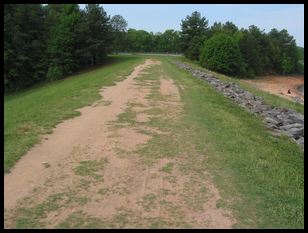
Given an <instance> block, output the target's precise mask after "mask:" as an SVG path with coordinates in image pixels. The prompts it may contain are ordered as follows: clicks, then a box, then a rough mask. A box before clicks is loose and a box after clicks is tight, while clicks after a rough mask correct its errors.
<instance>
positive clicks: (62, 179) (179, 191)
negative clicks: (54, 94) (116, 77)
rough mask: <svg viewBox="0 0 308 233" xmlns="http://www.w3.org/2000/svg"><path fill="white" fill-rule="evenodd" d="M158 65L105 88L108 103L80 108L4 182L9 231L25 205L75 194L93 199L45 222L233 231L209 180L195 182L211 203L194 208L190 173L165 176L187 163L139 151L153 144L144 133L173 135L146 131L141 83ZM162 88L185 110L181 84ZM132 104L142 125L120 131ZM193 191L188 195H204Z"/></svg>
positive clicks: (171, 103) (146, 103)
mask: <svg viewBox="0 0 308 233" xmlns="http://www.w3.org/2000/svg"><path fill="white" fill-rule="evenodd" d="M159 65H160V62H159V61H155V60H150V59H147V60H146V62H145V63H144V64H141V65H139V66H137V67H135V69H134V71H133V72H132V73H131V74H130V75H129V76H128V77H127V78H126V79H125V80H124V81H122V82H119V83H117V85H116V86H112V87H108V88H105V89H102V90H101V95H102V97H103V100H104V101H98V102H97V103H94V104H93V105H92V106H88V107H84V108H82V109H79V110H78V111H80V112H81V115H80V116H79V117H75V118H73V119H69V120H66V121H64V122H63V123H61V124H59V125H58V126H57V127H56V128H55V129H54V131H53V133H52V134H50V135H44V136H43V138H46V139H48V140H42V142H41V143H40V144H37V145H35V146H34V147H33V148H32V149H31V150H30V151H29V152H28V153H27V154H26V155H24V156H23V157H22V159H21V160H20V161H19V162H18V163H17V164H16V166H15V167H14V168H13V169H12V171H11V173H9V174H6V175H5V177H4V208H5V209H6V213H7V214H6V219H5V228H14V225H15V222H14V221H15V219H16V214H15V212H14V211H15V210H17V209H18V208H19V207H24V206H27V205H29V206H35V205H37V204H39V203H42V202H43V201H44V200H46V199H47V198H48V197H50V196H51V195H54V194H57V193H61V195H62V196H65V197H67V196H68V193H73V196H74V199H73V200H75V199H76V200H77V199H78V198H84V197H86V198H87V201H85V203H82V204H81V203H79V202H77V203H75V202H73V201H72V202H69V203H70V204H67V205H64V204H63V207H62V208H60V209H58V210H57V211H53V212H50V213H49V214H48V216H47V217H46V218H45V219H44V220H43V221H44V224H45V227H46V228H54V227H56V226H57V225H58V224H59V223H60V222H62V221H63V220H64V219H66V218H67V217H69V216H70V214H72V213H74V212H76V211H83V212H85V213H87V214H89V215H90V216H94V217H96V218H100V219H103V220H104V221H107V222H110V223H111V222H113V223H114V224H115V225H113V226H114V227H120V228H123V227H124V228H135V227H143V228H148V227H149V226H150V224H151V223H153V221H158V222H163V221H167V222H168V223H169V222H170V223H169V224H170V226H171V227H172V226H173V227H174V226H181V224H182V223H183V222H185V223H188V224H190V226H191V227H193V228H231V227H232V225H233V224H234V220H233V218H232V215H231V213H230V212H228V211H227V210H224V209H222V208H217V202H218V201H219V200H220V198H221V197H220V195H219V191H218V190H217V189H216V188H215V185H214V184H213V183H212V182H211V180H210V178H208V179H205V180H200V179H199V180H198V179H197V178H196V179H195V180H197V181H198V182H199V183H197V184H200V185H206V187H207V196H206V201H205V202H204V203H203V204H201V205H202V206H201V207H202V208H200V210H195V209H193V208H191V207H190V206H189V205H188V204H187V203H185V202H184V201H183V195H184V194H185V193H183V190H186V189H185V187H186V186H187V185H190V184H191V176H192V175H190V176H188V175H184V174H183V173H181V172H180V171H179V170H178V169H176V168H175V169H173V171H172V174H168V173H166V172H163V171H162V168H163V167H164V166H166V165H167V164H170V163H172V164H177V163H181V162H185V160H181V158H174V159H167V158H161V159H157V160H156V161H155V163H154V164H152V165H151V166H149V165H147V164H145V163H144V161H143V160H142V159H141V156H140V155H139V154H138V153H136V152H135V151H136V150H137V149H138V148H140V146H142V145H144V144H146V143H147V142H148V141H149V140H150V139H151V138H152V136H150V135H149V134H144V133H141V132H140V130H146V131H148V132H155V133H157V134H166V133H167V134H168V132H161V131H159V130H157V129H155V128H151V127H149V126H146V125H144V124H145V123H146V122H148V121H149V118H150V116H149V115H148V114H146V113H145V112H144V110H146V109H150V108H152V107H153V106H151V102H150V100H149V99H148V98H147V96H148V95H149V94H150V92H151V88H150V87H149V85H145V84H146V82H142V81H140V80H139V81H137V80H136V78H137V77H139V76H140V75H143V74H146V72H145V70H147V69H148V68H150V67H152V66H159ZM159 82H160V94H161V95H162V96H165V97H167V99H168V101H165V102H161V103H160V105H161V106H162V107H165V108H168V109H170V108H172V109H173V110H174V111H177V110H178V111H180V110H181V107H182V103H181V98H180V95H179V91H178V88H177V86H176V85H175V83H174V81H173V80H172V79H170V78H168V77H166V76H162V77H161V78H160V79H159ZM140 84H143V85H140ZM132 103H134V104H135V105H133V106H134V107H133V110H134V111H135V112H137V116H136V122H137V123H139V124H140V125H137V126H135V127H131V126H128V125H125V124H124V125H121V127H119V125H117V124H115V123H114V122H116V121H117V119H118V117H119V115H120V114H121V113H124V112H125V111H126V110H127V108H128V107H129V106H130V105H131V104H132ZM137 104H138V105H137ZM166 117H174V114H172V113H170V115H167V116H166ZM83 161H95V162H96V163H95V164H94V165H95V166H96V165H97V166H98V167H99V169H98V170H97V171H96V172H95V173H94V174H92V175H93V177H94V179H93V177H89V176H80V175H78V174H76V168H78V167H80V166H81V162H83ZM98 161H104V162H102V163H101V164H100V163H99V162H98ZM46 164H47V165H48V166H46ZM99 164H100V165H99ZM207 177H210V176H209V175H207ZM96 178H97V179H96ZM194 188H196V189H197V188H198V185H196V187H194ZM194 188H192V189H191V190H190V192H191V193H189V194H188V195H192V196H193V195H198V193H196V192H195V190H194ZM154 197H155V198H154ZM78 200H80V199H78ZM162 203H164V205H162ZM127 213H128V215H129V217H128V219H126V220H125V224H124V225H121V224H120V223H119V221H120V220H121V218H120V217H119V216H122V218H123V216H124V214H127ZM121 214H122V215H121ZM122 224H123V222H122ZM167 225H168V224H167Z"/></svg>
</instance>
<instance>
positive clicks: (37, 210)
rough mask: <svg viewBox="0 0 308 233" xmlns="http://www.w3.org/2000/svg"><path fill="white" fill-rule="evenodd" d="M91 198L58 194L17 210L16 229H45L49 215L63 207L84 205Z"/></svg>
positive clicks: (72, 194)
mask: <svg viewBox="0 0 308 233" xmlns="http://www.w3.org/2000/svg"><path fill="white" fill-rule="evenodd" d="M88 201H89V198H87V197H82V196H78V194H77V193H75V192H71V191H69V192H65V193H56V194H52V195H50V196H48V197H47V198H46V200H44V201H43V202H42V203H40V204H36V205H35V206H33V207H23V206H22V207H19V208H17V209H16V210H15V213H14V216H15V217H14V219H15V223H16V226H15V227H16V228H22V229H25V228H26V229H30V228H44V226H45V224H46V222H45V220H46V218H47V216H48V214H49V213H51V212H54V211H58V210H59V209H60V208H62V207H67V206H73V205H78V206H81V205H84V204H86V203H87V202H88Z"/></svg>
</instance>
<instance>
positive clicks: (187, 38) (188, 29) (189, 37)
mask: <svg viewBox="0 0 308 233" xmlns="http://www.w3.org/2000/svg"><path fill="white" fill-rule="evenodd" d="M181 28H182V31H181V45H182V50H183V52H184V55H185V56H186V57H187V58H190V59H192V60H197V59H198V58H199V54H200V48H201V45H202V43H203V41H204V39H205V38H206V36H207V34H208V20H207V19H206V18H205V17H201V14H200V13H199V12H197V11H195V12H193V13H192V14H191V16H186V18H185V20H182V24H181Z"/></svg>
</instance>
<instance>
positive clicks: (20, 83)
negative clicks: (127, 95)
mask: <svg viewBox="0 0 308 233" xmlns="http://www.w3.org/2000/svg"><path fill="white" fill-rule="evenodd" d="M127 25H128V24H127V22H126V20H125V19H124V18H123V17H122V16H120V15H115V16H113V17H110V16H108V15H107V13H106V12H105V11H104V9H103V7H101V6H99V5H98V4H88V5H86V7H85V9H80V8H79V6H78V4H49V5H39V4H19V5H11V4H5V5H4V88H5V91H17V90H20V89H23V88H25V87H29V86H31V85H33V84H35V83H38V82H41V81H52V80H57V79H61V78H63V77H65V76H67V75H69V74H71V73H72V72H75V71H77V70H79V69H82V68H85V67H90V66H94V65H97V64H102V63H103V62H104V61H105V60H106V57H107V54H110V53H118V52H156V53H183V54H184V55H185V56H186V57H187V58H189V59H192V60H196V61H199V62H200V64H201V65H202V66H204V67H207V68H209V69H211V70H214V71H219V72H221V73H225V74H228V75H233V76H245V77H247V76H250V77H253V76H255V75H263V74H268V73H278V74H291V73H297V72H303V64H302V63H299V62H298V60H299V57H298V56H299V55H298V48H297V46H296V43H295V40H294V38H293V37H292V36H290V35H289V34H288V32H287V31H286V30H281V31H278V30H277V29H273V30H271V31H270V32H269V33H265V32H264V31H262V30H260V29H259V28H257V27H256V26H250V27H249V28H248V29H239V28H238V27H237V26H236V25H234V24H233V23H232V22H226V23H225V24H222V23H218V22H215V23H214V24H213V25H212V26H211V27H209V25H208V20H207V19H206V18H205V17H201V14H200V13H199V12H193V13H192V14H191V15H190V16H187V17H186V18H185V19H183V20H182V23H181V31H176V30H166V31H165V32H163V33H153V32H147V31H144V30H135V29H128V30H127Z"/></svg>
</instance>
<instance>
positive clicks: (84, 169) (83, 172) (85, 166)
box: [74, 158, 108, 180]
mask: <svg viewBox="0 0 308 233" xmlns="http://www.w3.org/2000/svg"><path fill="white" fill-rule="evenodd" d="M107 162H108V161H107V159H106V158H103V159H101V160H99V161H97V160H85V161H81V162H80V163H79V165H78V166H77V167H76V168H75V170H74V171H75V174H76V175H79V176H86V177H91V178H94V179H95V180H102V179H103V177H102V176H101V175H100V174H99V172H101V171H102V170H103V169H104V167H105V165H106V163H107Z"/></svg>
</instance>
